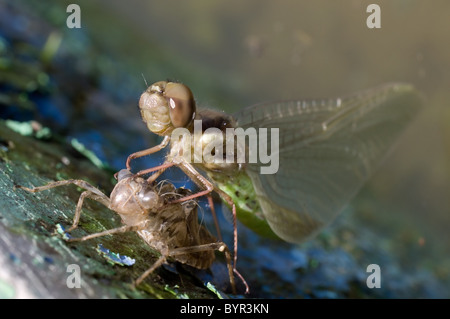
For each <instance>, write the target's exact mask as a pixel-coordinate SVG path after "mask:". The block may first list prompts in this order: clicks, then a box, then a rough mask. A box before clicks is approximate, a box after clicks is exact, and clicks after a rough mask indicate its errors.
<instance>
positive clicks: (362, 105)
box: [127, 81, 422, 258]
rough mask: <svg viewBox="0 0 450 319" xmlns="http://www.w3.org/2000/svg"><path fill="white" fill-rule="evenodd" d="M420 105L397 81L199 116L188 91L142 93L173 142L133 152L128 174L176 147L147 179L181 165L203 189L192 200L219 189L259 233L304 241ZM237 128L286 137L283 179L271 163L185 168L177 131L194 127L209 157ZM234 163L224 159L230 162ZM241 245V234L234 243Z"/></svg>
mask: <svg viewBox="0 0 450 319" xmlns="http://www.w3.org/2000/svg"><path fill="white" fill-rule="evenodd" d="M421 105H422V98H421V95H420V94H419V93H418V92H417V91H416V90H415V89H414V88H413V87H412V86H411V85H408V84H403V83H392V84H386V85H383V86H380V87H376V88H372V89H369V90H366V91H362V92H359V93H356V94H352V95H349V96H345V97H340V98H333V99H322V100H304V101H302V100H298V101H297V100H292V101H280V102H272V103H264V104H259V105H254V106H250V107H247V108H245V109H243V110H241V111H239V112H237V113H235V114H233V115H228V114H225V113H223V112H219V111H213V110H209V109H205V110H197V109H196V103H195V100H194V97H193V94H192V92H191V90H190V89H189V88H188V87H187V86H185V85H184V84H181V83H173V82H165V81H161V82H156V83H154V84H152V85H150V86H149V87H148V88H147V90H146V91H145V92H144V93H143V94H142V95H141V98H140V101H139V107H140V111H141V115H142V118H143V120H144V122H146V124H147V126H148V128H149V129H150V131H152V132H153V133H155V134H158V135H160V136H164V140H163V141H162V143H161V144H159V145H157V146H155V147H152V148H150V149H148V150H144V151H140V152H137V153H134V154H131V155H130V156H129V158H128V160H127V167H128V168H130V161H131V160H132V159H134V158H137V157H141V156H145V155H148V154H151V153H154V152H157V151H159V150H161V149H163V148H164V147H166V146H168V145H169V144H170V152H169V154H168V155H167V157H166V160H165V163H164V164H162V165H161V166H158V167H155V168H151V169H148V170H144V171H142V172H141V173H147V172H151V171H158V172H157V173H155V174H154V175H155V176H153V177H150V179H154V178H156V176H158V175H159V174H160V173H161V172H162V171H163V170H165V169H166V168H168V167H170V166H172V165H176V166H178V167H179V168H181V169H182V170H183V171H184V172H185V173H186V174H187V175H188V176H189V177H191V178H192V180H193V181H194V182H195V183H196V184H197V185H199V186H200V187H202V188H203V190H202V191H201V192H199V193H197V194H195V195H192V196H189V197H187V198H186V199H191V198H193V197H194V196H202V195H206V194H209V193H210V192H211V191H213V190H215V191H217V192H218V193H219V194H220V196H221V197H222V198H224V199H225V200H226V202H227V203H229V204H230V205H231V206H233V204H236V208H235V209H233V211H235V214H236V215H237V218H238V219H239V220H240V221H241V222H242V223H243V224H245V225H246V226H247V227H249V228H250V229H253V230H254V231H256V232H257V233H259V234H263V235H268V236H271V235H273V233H275V234H276V235H277V236H278V237H280V238H282V239H284V240H285V241H288V242H292V243H300V242H302V241H304V240H305V239H306V238H308V237H310V236H312V235H314V234H316V233H317V232H318V231H320V230H321V229H322V228H323V227H324V226H326V225H327V224H329V223H330V222H331V221H332V220H333V219H334V218H335V217H336V216H337V215H338V213H339V212H340V211H341V210H342V209H343V208H344V207H345V205H346V204H347V203H348V202H349V201H350V199H351V198H352V197H353V196H354V195H355V194H356V193H357V191H358V190H359V189H360V188H361V186H362V185H363V184H364V183H365V181H366V180H367V179H368V178H369V176H370V175H371V173H372V172H373V171H374V169H375V168H376V167H377V166H378V164H379V163H380V161H381V160H382V159H383V157H384V155H385V154H386V153H388V151H389V149H390V148H391V146H392V145H393V144H394V142H395V140H396V139H397V138H398V137H399V135H400V134H401V133H402V132H403V131H404V129H405V128H406V126H407V124H408V123H409V122H410V121H411V119H412V118H413V117H414V116H415V114H416V113H417V112H418V110H419V109H420V107H421ZM196 120H201V124H202V126H201V134H202V137H201V138H200V139H195V132H194V128H195V125H194V122H195V121H196ZM238 127H240V128H242V129H248V128H256V129H261V128H267V129H278V134H279V139H278V150H276V148H274V149H272V153H273V152H275V153H276V155H277V157H278V159H279V165H278V170H277V171H276V172H275V173H273V174H261V168H262V167H264V166H265V165H266V164H264V163H262V162H261V161H259V162H253V163H252V162H246V163H243V164H240V163H228V162H225V161H223V160H221V161H216V162H212V163H211V162H208V163H206V162H201V163H198V162H195V161H189V160H186V157H185V156H183V152H186V148H183V146H184V145H186V144H184V142H183V141H182V139H178V138H177V139H172V138H171V135H172V133H173V132H174V131H175V129H177V128H186V129H187V130H188V131H189V132H191V133H192V134H193V135H194V137H189V136H187V137H186V138H188V139H191V140H192V141H195V140H197V141H200V144H201V145H200V146H199V145H196V144H195V143H193V144H192V150H193V151H194V148H195V147H201V148H202V149H204V148H205V147H206V143H205V141H211V140H215V139H217V138H218V137H221V138H222V140H223V141H225V140H226V139H225V138H223V136H224V135H225V134H226V129H227V128H238ZM209 128H216V129H218V130H212V131H211V130H208V129H209ZM219 135H220V136H219ZM224 143H225V142H224ZM197 144H198V142H197ZM194 153H195V152H194ZM226 155H227V154H226V152H224V153H223V157H224V158H225V157H226ZM199 171H203V172H204V173H206V176H207V177H204V176H203V175H201V174H200V173H199ZM233 208H234V206H233ZM236 237H237V235H236V232H235V245H236V241H237V238H236ZM235 251H236V247H235ZM235 258H236V254H235Z"/></svg>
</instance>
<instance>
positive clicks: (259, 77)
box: [0, 0, 450, 298]
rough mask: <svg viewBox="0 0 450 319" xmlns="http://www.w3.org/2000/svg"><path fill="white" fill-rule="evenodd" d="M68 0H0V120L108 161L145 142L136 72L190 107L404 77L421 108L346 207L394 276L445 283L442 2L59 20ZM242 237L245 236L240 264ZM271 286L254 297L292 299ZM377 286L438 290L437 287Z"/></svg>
mask: <svg viewBox="0 0 450 319" xmlns="http://www.w3.org/2000/svg"><path fill="white" fill-rule="evenodd" d="M72 2H73V1H50V0H47V1H39V2H37V1H14V3H13V2H6V1H0V14H1V19H0V35H1V38H0V39H1V41H0V53H1V60H0V72H1V73H0V89H1V90H0V107H1V108H2V109H1V111H0V115H1V116H2V117H3V118H9V119H15V120H28V119H36V120H38V121H39V122H40V123H42V124H43V125H46V126H48V127H50V128H51V129H52V130H53V131H54V132H56V133H58V134H61V135H64V136H70V137H76V138H77V139H79V140H80V141H81V142H82V143H83V144H85V145H86V147H88V148H89V149H91V150H93V151H94V152H95V153H96V154H97V156H99V157H100V158H101V159H102V160H103V161H104V162H106V163H108V164H109V165H110V166H111V167H112V168H113V169H116V170H118V169H120V168H122V166H123V165H124V163H125V159H126V157H127V156H128V154H130V153H132V152H134V151H136V150H140V149H143V148H147V147H149V146H151V145H154V144H155V143H156V142H157V139H156V138H155V136H153V135H152V134H151V133H149V132H148V131H147V129H146V127H145V125H144V123H143V122H142V121H141V119H140V115H139V111H138V108H137V102H138V99H139V96H140V94H141V93H142V91H143V90H144V89H145V88H146V85H145V82H144V79H143V77H144V78H145V80H146V81H147V82H148V83H149V84H150V83H153V82H156V81H159V80H164V79H172V80H177V81H181V82H183V83H185V84H187V85H188V86H190V88H191V89H192V91H193V92H194V95H195V97H196V100H197V103H198V104H199V105H200V106H206V107H214V108H217V109H221V110H225V111H227V112H233V111H236V110H239V109H241V108H243V107H245V106H248V105H251V104H254V103H258V102H262V101H268V100H278V99H291V98H322V97H337V96H341V95H346V94H349V93H352V92H355V91H358V90H361V89H365V88H369V87H372V86H376V85H378V84H381V83H385V82H393V81H402V82H409V83H412V84H414V85H415V86H416V87H417V88H418V89H419V90H420V91H422V92H424V93H425V95H426V96H427V100H426V104H425V106H424V110H423V112H422V113H421V114H420V115H419V116H418V118H417V119H416V120H415V121H414V122H413V123H412V125H411V127H410V128H409V129H408V131H407V132H406V133H405V135H404V136H403V137H402V139H401V140H400V141H399V143H398V147H397V148H396V149H395V150H394V151H393V152H392V153H391V154H390V155H389V157H388V158H387V159H386V161H385V162H384V163H383V164H382V166H381V167H380V168H379V170H378V171H377V172H376V174H375V175H374V176H373V178H372V179H371V180H370V181H369V182H368V183H367V185H366V186H365V187H364V189H363V190H362V191H361V193H360V194H359V195H358V196H357V198H355V200H354V201H353V202H352V205H351V206H352V207H353V209H354V213H352V214H351V215H352V216H353V215H355V217H354V218H356V220H357V221H358V222H356V223H355V224H354V225H360V224H362V225H364V227H368V228H369V229H372V230H373V229H376V231H377V232H378V233H379V234H381V235H379V236H380V237H382V238H383V239H384V240H387V241H388V242H389V243H391V244H392V245H393V246H395V249H393V252H394V254H399V255H398V259H402V260H403V259H404V260H403V261H404V264H402V266H400V265H399V266H398V267H399V270H398V271H399V272H400V273H401V272H402V269H410V268H412V269H415V270H417V269H422V268H424V269H426V270H427V271H429V272H431V273H432V274H434V275H435V278H437V282H440V281H441V282H442V281H444V282H448V280H449V273H450V260H449V256H450V254H449V253H450V231H449V229H450V201H449V194H450V105H449V104H450V103H449V101H450V89H449V88H450V73H449V72H448V71H447V70H449V69H450V41H449V40H450V36H449V33H448V30H450V20H449V19H448V12H449V10H450V2H448V1H445V0H441V1H439V0H435V1H433V2H425V1H416V0H404V1H402V0H394V1H360V0H354V1H353V0H334V1H325V0H317V1H288V0H281V1H276V2H275V1H261V0H251V1H236V0H228V1H207V0H195V1H175V0H166V1H138V0H131V1H126V2H125V1H118V0H113V1H111V0H109V1H106V0H104V1H77V4H78V5H79V6H80V7H81V26H82V27H81V29H68V28H67V27H66V24H65V23H66V18H67V16H68V15H69V13H66V7H67V5H68V4H70V3H72ZM370 3H377V4H379V5H380V7H381V29H368V28H367V26H366V18H367V16H368V15H369V14H368V13H366V8H367V6H368V5H369V4H370ZM53 48H54V49H53ZM33 50H34V51H33ZM155 162H158V160H155ZM136 165H138V166H139V165H141V166H149V159H142V160H139V161H137V163H136ZM80 177H81V176H80ZM177 178H178V177H177ZM179 178H180V179H182V177H179ZM348 214H350V213H348ZM343 215H345V214H343ZM341 218H346V216H343V217H341ZM359 219H361V220H359ZM349 220H352V221H353V219H349ZM341 222H344V223H345V221H341ZM353 227H355V226H353ZM358 227H359V226H358ZM371 227H372V228H371ZM356 231H358V228H356ZM364 231H365V228H362V229H361V232H364ZM360 236H364V234H360ZM254 243H255V242H254V241H252V240H250V241H249V244H247V246H246V244H245V240H244V244H243V245H244V248H243V259H244V260H245V259H246V258H251V257H246V256H247V255H249V254H250V253H251V251H252V250H257V247H254V246H252V245H253V244H254ZM374 244H376V243H374ZM255 245H258V243H257V242H256V244H255ZM283 247H288V246H283ZM274 249H276V248H274ZM285 249H290V248H285ZM274 258H276V256H275V257H274ZM367 258H368V260H370V256H368V257H367ZM372 262H373V263H376V262H377V261H376V260H372ZM402 267H404V268H402ZM274 268H276V266H274ZM271 271H273V272H276V270H274V269H271ZM241 272H242V273H245V269H244V270H243V271H241ZM287 280H288V281H289V280H296V279H292V278H288V279H287ZM292 284H293V285H295V283H292ZM422 284H423V285H424V286H426V280H425V282H424V283H422ZM261 285H262V286H264V287H266V286H268V287H270V285H271V283H270V282H266V283H264V284H261ZM265 289H266V290H267V291H270V288H265ZM277 289H278V290H277V292H276V293H273V294H269V293H268V292H267V291H266V293H267V295H264V294H262V295H263V296H270V297H278V296H288V297H289V296H298V295H297V294H294V295H292V294H283V293H280V292H279V290H280V289H283V286H282V287H281V288H280V287H278V288H277ZM430 289H431V290H432V288H430ZM369 295H370V294H369ZM380 295H381V296H383V297H389V296H393V297H396V296H397V297H398V296H401V297H402V296H403V297H404V296H406V297H409V296H412V297H415V296H420V297H446V298H448V297H449V291H448V290H446V289H445V288H439V289H437V290H436V293H434V294H433V293H429V294H427V293H423V294H418V295H415V294H413V293H412V292H411V295H408V293H407V292H404V293H403V294H395V293H394V294H392V295H389V294H383V293H380ZM338 296H341V295H339V294H338ZM343 296H345V294H344V295H343ZM376 296H378V295H376Z"/></svg>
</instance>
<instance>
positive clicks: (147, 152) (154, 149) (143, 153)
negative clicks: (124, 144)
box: [126, 136, 170, 170]
mask: <svg viewBox="0 0 450 319" xmlns="http://www.w3.org/2000/svg"><path fill="white" fill-rule="evenodd" d="M169 141H170V137H169V136H166V137H164V139H163V140H162V142H161V143H160V144H158V145H156V146H153V147H151V148H149V149H146V150H143V151H139V152H136V153H133V154H131V155H129V156H128V158H127V162H126V166H127V169H128V170H131V165H130V162H131V160H133V159H135V158H139V157H143V156H147V155H150V154H153V153H156V152H158V151H160V150H162V149H163V148H164V147H166V146H167V145H168V144H169Z"/></svg>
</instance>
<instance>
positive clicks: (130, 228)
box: [67, 221, 145, 242]
mask: <svg viewBox="0 0 450 319" xmlns="http://www.w3.org/2000/svg"><path fill="white" fill-rule="evenodd" d="M144 228H145V221H144V222H142V223H139V224H137V225H133V226H130V225H125V226H121V227H117V228H112V229H107V230H104V231H102V232H98V233H94V234H89V235H86V236H83V237H78V238H70V239H68V240H67V241H69V242H73V241H85V240H89V239H93V238H98V237H103V236H106V235H112V234H120V233H126V232H129V231H138V230H142V229H144Z"/></svg>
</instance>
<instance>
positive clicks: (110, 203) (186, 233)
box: [17, 169, 248, 293]
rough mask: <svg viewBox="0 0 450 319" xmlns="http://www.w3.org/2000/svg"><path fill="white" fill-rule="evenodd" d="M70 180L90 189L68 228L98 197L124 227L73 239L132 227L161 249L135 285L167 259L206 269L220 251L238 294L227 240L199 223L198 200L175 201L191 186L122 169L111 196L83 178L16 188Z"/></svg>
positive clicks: (35, 189)
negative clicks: (157, 180) (154, 180)
mask: <svg viewBox="0 0 450 319" xmlns="http://www.w3.org/2000/svg"><path fill="white" fill-rule="evenodd" d="M71 184H74V185H77V186H78V187H81V188H83V189H85V191H84V192H83V193H82V194H81V196H80V199H79V201H78V204H77V207H76V210H75V216H74V219H73V224H72V226H71V227H70V228H69V229H68V230H67V231H68V232H70V231H72V230H73V229H75V228H77V227H78V223H79V220H80V216H81V209H82V206H83V203H84V199H86V198H90V199H93V200H96V201H98V202H100V203H102V204H103V205H105V206H106V207H108V208H109V209H111V210H113V211H114V212H116V213H117V214H119V215H120V217H121V219H122V222H123V223H124V224H125V225H124V226H121V227H118V228H113V229H109V230H105V231H103V232H99V233H95V234H90V235H86V236H84V237H79V238H73V237H70V238H69V239H67V240H68V241H84V240H88V239H92V238H97V237H101V236H106V235H111V234H118V233H124V232H128V231H135V232H137V234H138V235H139V236H140V237H141V238H142V240H144V241H145V243H147V244H148V245H149V246H150V247H152V248H154V249H156V250H158V251H159V252H160V253H161V257H160V258H159V259H158V260H157V261H156V262H155V263H154V264H153V265H152V266H151V267H150V268H149V269H148V270H147V271H145V272H144V273H143V274H142V275H141V276H140V277H139V278H138V279H136V281H135V285H138V284H140V283H141V282H142V281H143V280H144V279H145V278H146V277H147V276H148V275H149V274H151V273H152V272H153V271H154V270H155V269H156V268H158V267H159V266H161V265H162V264H163V263H164V262H166V260H168V259H172V260H175V261H178V262H180V263H183V264H187V265H189V266H192V267H194V268H198V269H207V268H209V267H210V266H211V264H212V263H213V261H214V259H215V255H214V251H215V250H218V251H221V252H223V253H224V254H225V257H226V260H227V267H228V275H229V278H230V284H231V288H232V291H233V293H236V288H235V280H234V275H233V268H232V265H231V253H230V251H229V250H228V247H227V245H226V244H225V243H223V242H220V241H217V240H216V238H215V237H214V236H213V235H211V233H210V232H209V231H208V230H207V229H206V228H205V227H204V226H203V225H200V224H199V222H198V217H197V202H196V201H187V202H183V203H173V202H174V201H175V200H176V199H177V198H180V197H186V196H188V195H189V194H191V191H190V190H188V189H186V188H178V189H175V187H174V186H173V184H171V183H169V182H167V181H163V182H161V183H159V184H158V185H154V184H152V183H149V182H147V181H146V180H145V179H143V178H141V177H138V176H135V175H133V174H131V172H130V171H128V170H125V169H123V170H121V171H120V172H119V173H118V183H117V184H116V186H115V187H114V189H113V191H112V192H111V195H110V197H108V196H106V195H105V194H103V193H102V192H101V191H100V190H99V189H97V188H96V187H94V186H92V185H90V184H89V183H87V182H85V181H83V180H63V181H56V182H51V183H49V184H47V185H44V186H38V187H32V188H27V187H24V186H17V188H21V189H24V190H26V191H28V192H32V193H36V192H41V191H44V190H48V189H51V188H54V187H59V186H64V185H71ZM235 272H237V271H235ZM238 275H239V274H238ZM239 276H240V275H239ZM247 289H248V288H247Z"/></svg>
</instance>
